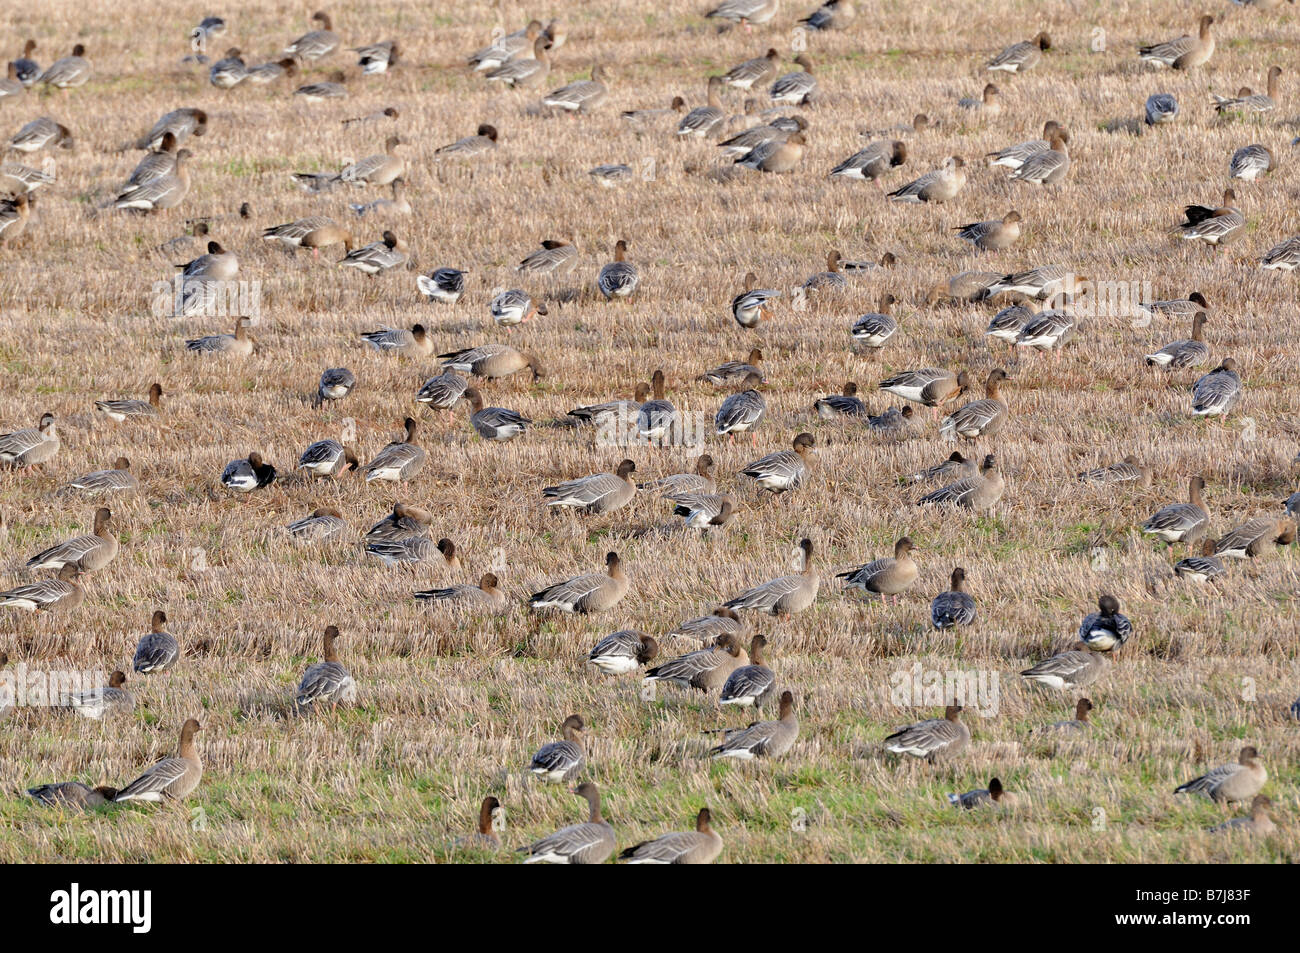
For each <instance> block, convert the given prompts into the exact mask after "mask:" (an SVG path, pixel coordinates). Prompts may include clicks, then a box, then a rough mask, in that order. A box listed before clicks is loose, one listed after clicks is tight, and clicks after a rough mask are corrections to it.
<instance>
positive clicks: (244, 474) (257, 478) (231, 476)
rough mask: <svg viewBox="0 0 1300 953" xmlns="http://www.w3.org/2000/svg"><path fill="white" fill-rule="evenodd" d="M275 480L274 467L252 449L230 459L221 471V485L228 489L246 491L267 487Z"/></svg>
mask: <svg viewBox="0 0 1300 953" xmlns="http://www.w3.org/2000/svg"><path fill="white" fill-rule="evenodd" d="M274 480H275V467H273V466H272V465H271V464H269V463H264V462H263V461H262V455H261V454H260V453H257V452H256V451H254V452H253V453H250V454H249V455H248V456H247V457H244V458H243V459H240V460H231V461H230V462H229V463H227V464H226V468H225V469H224V470H222V471H221V485H222V486H224V487H225V488H226V489H228V490H236V491H238V492H240V493H248V492H250V491H252V490H260V489H262V488H264V487H268V486H270V485H271V483H272V482H274Z"/></svg>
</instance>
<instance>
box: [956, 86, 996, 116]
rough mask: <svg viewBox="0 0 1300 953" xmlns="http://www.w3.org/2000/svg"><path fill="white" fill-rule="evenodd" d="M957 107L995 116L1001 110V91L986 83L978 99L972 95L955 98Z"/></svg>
mask: <svg viewBox="0 0 1300 953" xmlns="http://www.w3.org/2000/svg"><path fill="white" fill-rule="evenodd" d="M957 107H958V108H959V109H966V110H969V111H971V112H976V111H978V112H983V113H986V114H987V115H990V116H996V115H997V114H998V113H1000V112H1002V91H1001V90H1000V89H998V88H997V87H996V86H994V85H993V84H992V83H986V84H985V85H984V91H983V92H982V93H981V94H980V96H979V98H978V99H976V98H975V97H974V96H963V97H962V98H961V99H959V100H957Z"/></svg>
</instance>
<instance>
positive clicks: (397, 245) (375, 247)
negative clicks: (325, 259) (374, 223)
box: [339, 231, 408, 277]
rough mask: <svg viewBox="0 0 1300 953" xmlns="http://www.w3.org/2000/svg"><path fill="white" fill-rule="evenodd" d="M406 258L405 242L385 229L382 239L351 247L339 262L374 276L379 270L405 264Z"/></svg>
mask: <svg viewBox="0 0 1300 953" xmlns="http://www.w3.org/2000/svg"><path fill="white" fill-rule="evenodd" d="M407 259H408V256H407V253H406V243H405V242H404V241H402V240H401V239H400V238H398V237H397V236H396V235H395V234H393V233H392V232H391V231H386V232H384V237H383V238H382V240H380V241H377V242H371V243H370V244H369V245H365V246H363V247H361V248H356V249H353V250H352V251H350V252H348V253H347V254H346V255H344V256H343V258H342V260H340V261H339V264H340V265H341V266H343V267H345V268H355V269H357V271H360V272H362V273H364V274H367V275H370V276H371V277H374V276H375V275H377V274H379V273H380V272H381V271H388V270H389V269H392V268H396V267H397V266H398V265H403V264H405V263H406V261H407Z"/></svg>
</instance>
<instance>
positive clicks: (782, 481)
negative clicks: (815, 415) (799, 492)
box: [740, 433, 815, 497]
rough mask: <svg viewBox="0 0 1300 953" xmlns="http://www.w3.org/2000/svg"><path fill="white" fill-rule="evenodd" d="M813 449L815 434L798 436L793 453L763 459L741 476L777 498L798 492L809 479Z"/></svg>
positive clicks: (781, 453) (751, 464) (777, 453)
mask: <svg viewBox="0 0 1300 953" xmlns="http://www.w3.org/2000/svg"><path fill="white" fill-rule="evenodd" d="M813 446H814V440H813V435H812V434H810V433H800V434H797V435H796V436H795V438H794V440H793V441H792V442H791V447H792V449H790V450H780V451H778V452H776V453H769V454H768V455H767V456H765V457H759V458H758V459H757V460H755V461H754V462H752V463H749V464H747V465H746V466H744V467H743V468H742V469H741V471H740V472H741V475H743V476H747V477H749V478H750V479H751V480H754V481H755V482H756V483H757V484H758V486H759V488H760V489H762V490H767V491H768V492H769V493H771V494H772V496H773V497H777V496H780V494H782V493H786V492H788V491H790V490H796V489H798V488H799V487H800V486H802V485H803V481H804V479H805V478H806V477H807V476H808V454H810V453H813V452H815V451H814V450H813Z"/></svg>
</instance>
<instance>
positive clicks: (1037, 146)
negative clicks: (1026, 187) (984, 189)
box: [984, 119, 1069, 171]
mask: <svg viewBox="0 0 1300 953" xmlns="http://www.w3.org/2000/svg"><path fill="white" fill-rule="evenodd" d="M1053 133H1060V135H1061V137H1062V138H1063V139H1065V140H1066V141H1067V142H1068V141H1069V136H1068V135H1066V133H1065V130H1064V128H1063V127H1062V126H1061V124H1060V123H1059V122H1057V121H1056V120H1055V119H1049V120H1047V122H1045V123H1043V137H1042V138H1041V139H1030V140H1028V141H1026V142H1018V143H1016V144H1015V145H1013V146H1007V147H1006V148H1005V149H1000V150H998V151H997V152H990V153H987V154H986V155H985V156H984V158H986V159H988V160H989V165H990V166H1002V167H1004V168H1007V169H1011V170H1013V171H1014V170H1016V169H1019V168H1020V167H1021V166H1022V165H1024V164H1025V161H1026V160H1027V159H1029V158H1030V157H1031V156H1033V155H1036V154H1038V153H1040V152H1046V151H1047V150H1048V149H1050V148H1051V147H1052V144H1051V139H1052V135H1053Z"/></svg>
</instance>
